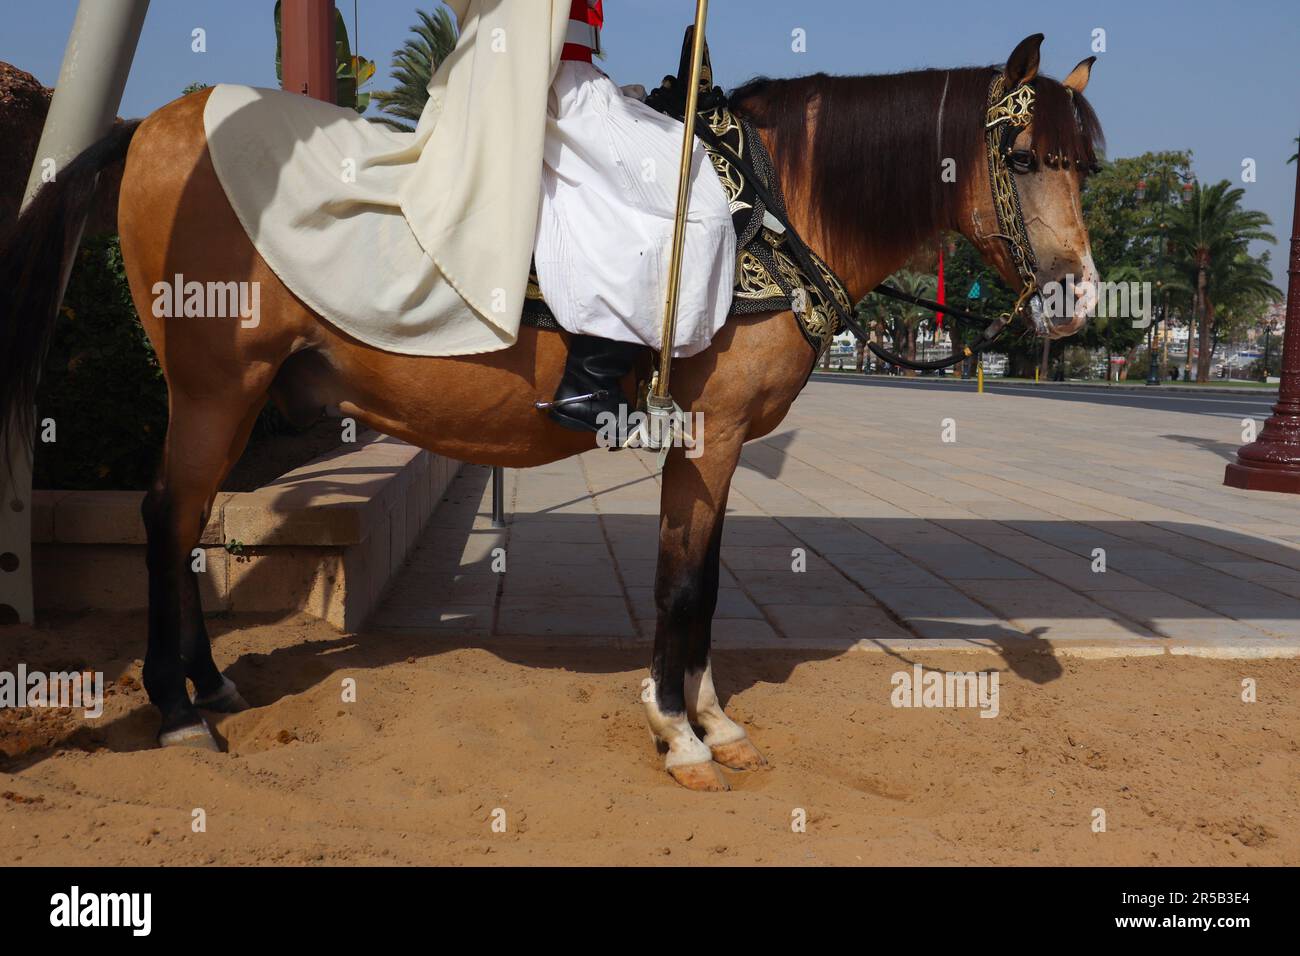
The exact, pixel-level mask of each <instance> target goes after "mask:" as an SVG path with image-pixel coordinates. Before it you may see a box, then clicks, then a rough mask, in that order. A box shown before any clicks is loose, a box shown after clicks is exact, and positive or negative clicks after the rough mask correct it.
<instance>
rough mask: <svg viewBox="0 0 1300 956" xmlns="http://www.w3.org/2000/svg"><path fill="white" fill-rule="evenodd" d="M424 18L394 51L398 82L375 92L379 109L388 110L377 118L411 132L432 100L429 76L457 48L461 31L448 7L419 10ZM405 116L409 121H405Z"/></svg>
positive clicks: (421, 17) (393, 126) (379, 121)
mask: <svg viewBox="0 0 1300 956" xmlns="http://www.w3.org/2000/svg"><path fill="white" fill-rule="evenodd" d="M415 13H416V15H417V16H418V17H419V18H420V22H419V23H417V24H415V25H414V26H412V27H411V32H412V33H413V34H414V36H412V37H409V38H408V39H407V40H406V42H405V43H403V44H402V48H401V49H400V50H394V51H393V79H394V80H396V81H397V85H396V86H395V87H394V88H393V89H391V90H385V91H379V92H376V93H375V94H374V99H375V101H376V102H377V103H378V104H379V111H380V112H381V113H386V114H388V115H387V116H380V117H377V118H376V119H375V122H377V123H383V124H384V125H386V126H390V127H392V128H393V129H396V130H403V131H405V132H410V131H411V130H413V129H414V128H415V124H416V123H418V122H419V120H420V114H421V113H423V112H424V104H425V103H426V102H428V100H429V79H430V78H431V77H432V76H433V74H434V73H435V72H436V71H437V69H438V67H439V66H440V65H441V64H442V61H443V60H445V59H446V58H447V57H448V56H449V55H450V54H451V51H452V50H454V49H455V48H456V41H457V40H458V39H459V34H458V33H457V32H456V22H455V20H453V19H452V16H451V13H450V12H449V11H448V10H447V8H446V7H439V8H438V9H437V10H435V11H434V12H433V13H432V14H429V13H425V12H424V11H423V10H416V11H415ZM403 120H404V121H405V122H403Z"/></svg>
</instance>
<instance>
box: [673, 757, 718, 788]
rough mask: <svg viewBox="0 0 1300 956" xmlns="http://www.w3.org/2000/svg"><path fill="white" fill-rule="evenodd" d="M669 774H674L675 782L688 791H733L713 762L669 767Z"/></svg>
mask: <svg viewBox="0 0 1300 956" xmlns="http://www.w3.org/2000/svg"><path fill="white" fill-rule="evenodd" d="M668 772H669V773H670V774H672V776H673V779H674V780H676V781H677V782H678V783H680V784H681V785H682V786H683V787H685V788H686V789H687V790H696V791H700V792H704V793H719V792H721V791H723V790H730V789H731V787H730V786H729V785H728V784H727V781H726V780H724V779H723V777H722V771H720V770H719V769H718V765H717V764H715V763H714V762H713V761H711V760H709V761H705V762H704V763H687V764H682V765H681V766H678V767H669V768H668Z"/></svg>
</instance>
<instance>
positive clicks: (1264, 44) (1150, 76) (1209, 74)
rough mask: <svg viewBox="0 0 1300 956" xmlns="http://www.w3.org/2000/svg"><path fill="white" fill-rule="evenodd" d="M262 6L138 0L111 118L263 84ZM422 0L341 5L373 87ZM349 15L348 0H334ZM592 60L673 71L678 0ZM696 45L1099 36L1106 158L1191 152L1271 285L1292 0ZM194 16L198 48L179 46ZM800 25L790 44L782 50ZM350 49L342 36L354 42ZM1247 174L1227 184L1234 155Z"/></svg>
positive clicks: (832, 3)
mask: <svg viewBox="0 0 1300 956" xmlns="http://www.w3.org/2000/svg"><path fill="white" fill-rule="evenodd" d="M273 5H274V4H273V0H153V4H152V7H151V9H150V13H149V18H148V20H147V22H146V24H145V30H144V36H143V38H142V39H141V43H140V49H139V52H138V53H137V56H136V60H135V66H134V69H133V71H132V74H131V80H130V83H129V84H128V86H127V91H126V97H125V100H124V102H123V105H122V110H121V112H122V115H124V116H141V115H144V114H146V113H148V112H150V111H151V110H153V109H156V108H157V107H159V106H161V105H163V104H164V103H166V102H168V101H169V100H171V99H173V98H174V97H175V96H177V95H178V94H179V93H180V91H181V89H182V88H183V87H185V86H186V84H188V83H191V82H195V81H202V82H206V83H218V82H223V81H225V82H236V83H250V84H253V85H257V86H274V85H275V63H274V55H275V36H274V32H273V29H272V23H271V11H272V8H273ZM433 5H434V0H357V11H358V16H359V21H360V31H359V32H360V43H359V44H357V45H356V48H357V49H359V50H360V52H361V53H362V54H363V55H365V56H368V57H370V58H371V59H373V60H375V61H376V62H377V63H378V66H379V75H378V77H377V82H376V83H375V84H373V85H374V86H376V87H378V88H383V86H385V85H387V83H388V71H389V64H390V56H391V53H392V51H393V50H395V49H397V48H398V47H399V46H400V45H401V43H402V41H403V39H404V38H405V37H406V36H407V33H408V29H407V28H408V27H409V26H410V24H412V23H413V22H415V13H414V11H415V8H416V7H417V6H421V7H424V8H426V9H429V8H432V6H433ZM338 6H339V7H340V9H342V10H343V11H344V14H345V15H346V17H347V20H348V24H349V30H351V25H352V11H353V0H338ZM605 6H606V8H607V9H606V17H607V29H606V31H605V46H606V48H607V58H606V60H605V63H604V64H603V65H604V67H605V68H606V69H607V70H608V71H609V72H610V73H611V74H612V75H613V76H614V77H615V79H617V80H618V81H619V82H621V83H644V84H645V85H646V86H653V85H654V84H655V83H657V82H658V80H659V79H660V78H661V77H662V76H663V74H664V73H667V72H669V71H670V70H671V69H673V68H675V65H676V61H677V55H678V51H679V48H680V44H681V34H682V29H683V28H684V27H685V25H686V24H687V23H688V22H689V21H690V19H691V17H692V16H693V11H694V2H693V0H606V3H605ZM711 9H712V12H711V19H710V30H709V37H710V46H711V48H712V51H713V62H714V67H715V71H716V74H717V79H718V82H719V83H721V84H722V85H723V86H728V87H729V86H733V85H735V84H737V83H739V82H741V81H743V80H745V79H747V78H749V77H750V76H753V75H755V74H759V73H766V74H769V75H772V76H795V75H799V74H802V73H812V72H817V71H826V72H830V73H882V72H893V71H896V70H906V69H914V68H917V67H923V66H959V65H968V64H986V63H994V62H1002V61H1004V60H1005V59H1006V57H1007V55H1008V54H1009V53H1010V52H1011V49H1012V48H1013V47H1014V46H1015V44H1016V43H1017V42H1018V41H1019V40H1021V39H1022V38H1023V37H1024V36H1026V35H1027V34H1030V33H1035V32H1042V33H1045V34H1046V35H1047V39H1046V41H1045V42H1044V45H1043V55H1044V64H1043V69H1044V72H1046V73H1048V74H1050V75H1053V76H1057V77H1060V76H1063V75H1064V74H1065V73H1066V72H1068V71H1069V69H1070V68H1071V67H1072V66H1073V65H1074V64H1075V63H1076V62H1078V61H1079V60H1080V59H1082V58H1083V57H1085V56H1088V55H1089V54H1090V53H1091V52H1092V49H1091V44H1092V37H1093V31H1094V30H1096V29H1102V30H1105V37H1106V52H1104V53H1101V54H1100V55H1099V58H1098V63H1097V66H1096V68H1095V69H1094V71H1093V79H1092V84H1091V85H1090V86H1089V88H1088V96H1089V98H1090V99H1091V101H1092V103H1093V105H1094V106H1095V107H1096V109H1097V112H1098V114H1099V115H1100V116H1101V119H1102V123H1103V125H1104V126H1105V129H1106V137H1107V141H1108V144H1109V149H1108V152H1109V155H1111V156H1127V155H1133V154H1135V153H1140V152H1143V151H1145V150H1155V149H1176V148H1190V149H1191V150H1192V151H1193V153H1194V159H1195V167H1196V171H1197V174H1198V175H1199V176H1200V177H1201V179H1202V180H1204V181H1208V182H1213V181H1217V180H1219V179H1223V178H1228V179H1232V180H1233V181H1234V182H1235V183H1238V184H1239V185H1242V186H1243V187H1244V188H1245V189H1246V193H1247V198H1246V203H1247V205H1249V206H1251V207H1254V208H1257V209H1262V210H1264V211H1265V212H1267V213H1268V214H1269V216H1270V217H1271V218H1272V219H1273V225H1274V232H1275V233H1276V234H1277V235H1278V237H1279V239H1281V240H1282V242H1281V243H1279V245H1278V246H1275V247H1273V266H1274V273H1275V276H1276V277H1277V278H1276V281H1277V282H1278V283H1279V284H1280V285H1281V286H1282V288H1285V279H1286V276H1285V262H1284V260H1285V248H1286V239H1287V237H1289V235H1290V232H1291V210H1292V204H1293V196H1294V192H1293V190H1294V186H1295V167H1294V166H1288V165H1286V158H1287V157H1288V156H1290V155H1291V153H1292V152H1294V146H1293V144H1292V140H1293V139H1294V137H1295V136H1296V135H1297V132H1298V131H1300V50H1298V47H1300V2H1297V0H1238V2H1235V3H1225V2H1222V0H1220V2H1210V0H1182V2H1177V0H1147V2H1134V0H1128V2H1116V0H1075V2H1062V0H1048V2H1043V0H1037V2H1034V3H1022V4H1016V3H999V4H993V3H985V2H972V0H964V2H963V0H924V2H915V0H890V2H877V0H797V2H796V0H783V2H777V0H713V3H712V4H711ZM75 11H76V0H8V2H6V3H5V10H4V24H3V29H0V60H6V61H8V62H10V63H13V64H15V65H16V66H19V67H21V68H22V69H25V70H28V71H29V72H31V73H34V74H35V75H36V77H37V78H38V79H40V80H41V81H42V82H43V83H45V84H47V85H53V84H54V82H55V81H56V80H57V78H58V72H59V63H60V61H61V59H62V57H63V49H64V44H65V43H66V41H67V35H68V29H69V27H70V26H71V23H72V19H73V15H74V13H75ZM195 27H202V28H204V29H205V30H206V31H207V52H206V53H194V52H192V51H191V49H190V46H191V42H190V34H191V31H192V30H193V29H194V28H195ZM795 29H802V30H804V31H805V33H806V36H807V52H805V53H795V52H792V50H791V32H792V31H793V30H795ZM354 43H355V40H354ZM1245 158H1252V159H1254V160H1255V161H1256V163H1257V181H1256V182H1254V183H1242V182H1241V169H1242V166H1241V164H1242V160H1243V159H1245Z"/></svg>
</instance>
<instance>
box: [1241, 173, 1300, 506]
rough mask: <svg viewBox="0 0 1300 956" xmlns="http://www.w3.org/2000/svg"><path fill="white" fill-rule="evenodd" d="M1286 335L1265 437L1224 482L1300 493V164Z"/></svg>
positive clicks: (1247, 451)
mask: <svg viewBox="0 0 1300 956" xmlns="http://www.w3.org/2000/svg"><path fill="white" fill-rule="evenodd" d="M1287 275H1288V277H1289V278H1288V280H1287V289H1286V332H1285V334H1284V335H1283V337H1282V384H1281V387H1280V388H1279V389H1278V400H1277V404H1276V405H1274V406H1273V414H1272V415H1270V416H1269V419H1268V421H1266V422H1265V423H1264V428H1263V430H1262V431H1260V433H1259V438H1258V439H1256V440H1255V441H1253V442H1251V443H1250V444H1249V445H1243V446H1242V447H1241V448H1239V449H1238V450H1237V460H1236V461H1235V462H1232V463H1230V464H1229V465H1228V467H1227V470H1226V471H1225V472H1224V475H1223V483H1224V484H1225V485H1229V486H1231V487H1233V488H1245V489H1246V490H1248V491H1284V492H1288V493H1289V494H1293V495H1296V494H1300V164H1297V167H1296V196H1295V212H1294V214H1293V218H1292V220H1291V259H1290V263H1289V267H1288V269H1287Z"/></svg>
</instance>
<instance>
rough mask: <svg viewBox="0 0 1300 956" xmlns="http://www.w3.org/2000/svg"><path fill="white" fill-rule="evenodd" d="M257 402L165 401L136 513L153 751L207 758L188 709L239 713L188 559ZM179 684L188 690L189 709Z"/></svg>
mask: <svg viewBox="0 0 1300 956" xmlns="http://www.w3.org/2000/svg"><path fill="white" fill-rule="evenodd" d="M264 397H265V392H263V393H261V395H259V396H257V398H256V399H254V398H253V397H252V395H251V394H249V393H248V392H247V391H246V392H245V393H244V394H238V393H235V394H225V395H222V396H220V397H219V398H205V399H203V400H194V399H191V398H188V397H185V396H176V395H175V394H174V393H173V397H172V402H171V415H170V420H169V422H168V425H167V442H166V445H165V447H164V449H163V458H162V463H161V465H160V466H159V469H158V476H157V478H156V479H155V480H154V483H153V485H152V487H150V489H149V492H148V494H146V495H145V499H144V504H143V506H142V509H141V511H142V514H143V516H144V522H145V528H146V530H147V532H148V539H149V543H148V548H147V562H148V567H149V648H148V652H147V653H146V656H145V662H144V686H145V690H146V691H147V692H148V694H149V700H150V701H151V702H152V703H153V705H154V706H155V707H157V708H158V711H159V713H160V714H161V715H162V726H161V728H160V730H159V733H158V742H159V743H160V744H162V745H163V746H189V747H200V748H205V749H209V750H216V749H218V748H217V744H216V741H215V740H214V739H213V737H212V734H211V732H210V731H209V729H208V726H207V724H206V722H205V721H204V720H203V718H202V717H201V716H200V715H199V712H198V707H203V708H205V709H211V710H219V711H232V710H239V709H242V708H243V707H244V706H246V705H245V704H244V702H243V699H242V698H241V697H240V696H239V692H238V691H237V690H236V689H235V686H234V684H233V683H231V682H230V681H229V680H228V679H227V678H225V677H224V676H223V675H222V673H221V671H220V670H219V669H218V668H217V665H216V663H215V662H214V661H213V659H212V649H211V646H210V644H209V642H208V634H207V628H206V627H205V626H204V623H203V609H202V607H201V605H200V603H199V584H198V578H197V577H196V576H195V574H196V572H194V571H193V570H192V561H193V554H192V552H193V549H194V548H196V547H198V544H199V539H200V537H201V536H202V534H203V528H204V526H205V525H206V524H207V521H208V516H209V513H210V511H211V508H212V502H213V499H214V498H215V497H216V493H217V490H218V488H219V487H220V485H221V481H222V479H223V478H224V477H225V475H226V473H227V472H228V471H229V470H230V467H231V466H232V465H233V464H234V462H235V461H236V460H237V459H238V458H239V455H240V454H241V453H242V452H243V448H244V445H245V444H246V443H247V441H248V435H249V433H250V432H251V431H252V427H253V423H254V422H255V421H256V420H257V415H258V412H259V411H260V410H261V405H262V401H263V399H264ZM186 678H189V679H190V680H191V681H193V682H194V701H191V699H190V696H189V693H188V691H187V688H186V685H185V680H186ZM195 702H197V705H198V706H196V703H195Z"/></svg>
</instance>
